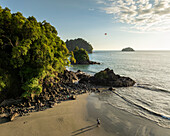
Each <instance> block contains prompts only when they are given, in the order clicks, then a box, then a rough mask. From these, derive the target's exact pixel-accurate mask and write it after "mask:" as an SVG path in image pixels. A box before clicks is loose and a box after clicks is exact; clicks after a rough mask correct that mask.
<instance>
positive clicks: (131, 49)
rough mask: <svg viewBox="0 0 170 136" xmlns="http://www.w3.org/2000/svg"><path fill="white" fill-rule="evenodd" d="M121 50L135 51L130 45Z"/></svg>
mask: <svg viewBox="0 0 170 136" xmlns="http://www.w3.org/2000/svg"><path fill="white" fill-rule="evenodd" d="M122 51H135V50H134V49H133V48H131V47H127V48H123V49H122Z"/></svg>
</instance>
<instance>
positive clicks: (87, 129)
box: [72, 124, 97, 136]
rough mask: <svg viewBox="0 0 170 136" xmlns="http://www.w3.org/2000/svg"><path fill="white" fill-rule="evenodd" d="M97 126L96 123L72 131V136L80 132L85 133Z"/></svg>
mask: <svg viewBox="0 0 170 136" xmlns="http://www.w3.org/2000/svg"><path fill="white" fill-rule="evenodd" d="M96 127H97V126H96V124H94V125H91V126H87V127H84V128H81V129H78V130H76V131H74V132H72V136H77V135H80V134H82V133H85V132H87V131H90V130H92V129H94V128H96Z"/></svg>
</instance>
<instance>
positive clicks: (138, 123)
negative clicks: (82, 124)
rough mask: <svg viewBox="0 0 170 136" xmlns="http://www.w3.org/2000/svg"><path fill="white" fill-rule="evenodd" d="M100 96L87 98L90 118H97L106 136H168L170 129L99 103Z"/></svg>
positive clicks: (102, 102)
mask: <svg viewBox="0 0 170 136" xmlns="http://www.w3.org/2000/svg"><path fill="white" fill-rule="evenodd" d="M99 95H100V94H94V95H91V97H88V114H89V117H90V118H96V117H99V118H100V119H101V127H102V128H103V129H104V131H105V132H106V133H107V134H108V136H114V135H115V136H170V129H169V128H163V127H161V126H159V125H158V124H156V122H154V121H151V120H149V119H146V118H143V117H141V116H136V115H133V114H132V113H129V112H127V111H124V110H121V109H118V108H116V107H113V106H111V105H109V104H108V103H106V102H104V101H101V100H100V98H99Z"/></svg>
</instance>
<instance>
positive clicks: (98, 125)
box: [97, 118, 100, 127]
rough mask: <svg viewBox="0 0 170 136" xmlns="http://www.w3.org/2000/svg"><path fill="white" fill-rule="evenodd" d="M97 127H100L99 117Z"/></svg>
mask: <svg viewBox="0 0 170 136" xmlns="http://www.w3.org/2000/svg"><path fill="white" fill-rule="evenodd" d="M97 127H100V119H99V118H97Z"/></svg>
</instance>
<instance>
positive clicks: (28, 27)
mask: <svg viewBox="0 0 170 136" xmlns="http://www.w3.org/2000/svg"><path fill="white" fill-rule="evenodd" d="M68 55H69V51H68V49H67V47H66V44H65V43H64V42H63V41H62V40H61V39H60V38H59V37H58V36H57V31H56V29H55V27H54V26H52V25H51V24H50V23H48V22H46V21H43V22H38V21H37V20H36V18H35V17H33V16H31V17H28V18H25V17H24V16H23V15H22V13H20V12H17V13H13V14H12V13H11V12H10V9H8V8H4V9H2V7H1V6H0V91H1V94H0V95H2V91H3V92H4V93H8V96H9V97H10V95H19V94H22V95H23V96H25V97H27V96H30V94H31V93H35V94H38V93H40V92H41V90H42V86H43V84H42V80H43V78H44V77H45V76H46V75H49V74H52V73H53V72H54V71H55V72H61V71H62V70H64V69H65V66H66V65H68V64H69V63H70V62H69V60H68Z"/></svg>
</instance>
